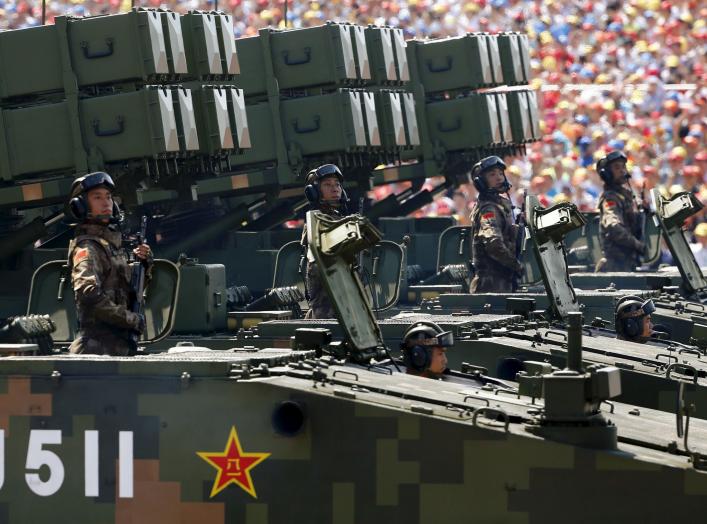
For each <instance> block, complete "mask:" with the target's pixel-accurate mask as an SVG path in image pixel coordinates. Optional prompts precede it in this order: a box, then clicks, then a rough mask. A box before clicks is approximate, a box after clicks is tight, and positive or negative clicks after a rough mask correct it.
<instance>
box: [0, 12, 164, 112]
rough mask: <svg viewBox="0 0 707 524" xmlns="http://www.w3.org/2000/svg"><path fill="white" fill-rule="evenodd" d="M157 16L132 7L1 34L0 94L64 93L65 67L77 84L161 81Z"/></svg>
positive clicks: (161, 36)
mask: <svg viewBox="0 0 707 524" xmlns="http://www.w3.org/2000/svg"><path fill="white" fill-rule="evenodd" d="M161 15H162V13H158V12H157V11H137V10H136V11H131V12H129V13H124V14H119V15H111V16H99V17H91V18H85V19H76V20H68V21H67V22H66V23H65V24H63V25H60V24H57V25H46V26H42V27H36V28H32V29H29V30H26V29H21V30H15V31H6V32H3V33H0V67H1V68H2V75H0V76H1V78H2V80H1V81H0V97H1V98H9V97H16V96H22V95H30V94H38V93H48V92H52V91H63V89H64V79H63V72H64V71H67V70H68V71H73V74H74V75H75V76H76V80H77V83H78V86H79V87H83V86H92V85H103V84H109V83H115V82H131V81H132V82H139V83H143V84H144V83H151V82H156V81H158V80H160V79H161V78H162V77H164V76H166V75H168V74H169V73H170V70H169V66H168V60H167V48H166V46H165V39H164V31H163V25H162V20H161ZM60 27H65V28H66V34H63V31H60ZM172 43H173V44H174V45H177V46H178V42H177V41H175V40H173V42H172ZM67 46H68V47H67ZM63 48H66V49H68V57H66V56H65V55H64V54H63V53H62V49H63ZM65 58H69V60H70V63H68V64H67V63H65V62H66V60H65Z"/></svg>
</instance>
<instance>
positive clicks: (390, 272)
mask: <svg viewBox="0 0 707 524" xmlns="http://www.w3.org/2000/svg"><path fill="white" fill-rule="evenodd" d="M404 259H405V255H404V253H403V248H402V247H401V246H400V245H398V244H396V243H395V242H391V241H389V240H381V241H380V242H378V243H377V244H376V245H375V246H373V247H371V248H370V249H367V250H365V251H364V252H363V253H362V256H361V270H362V271H361V276H362V279H363V283H364V284H365V286H366V290H367V291H368V293H369V294H370V295H371V305H372V306H373V309H374V310H375V311H382V310H385V309H389V308H391V307H392V306H394V305H395V304H396V303H397V302H398V299H399V298H400V291H401V284H402V282H401V280H402V278H403V274H402V273H403V261H404Z"/></svg>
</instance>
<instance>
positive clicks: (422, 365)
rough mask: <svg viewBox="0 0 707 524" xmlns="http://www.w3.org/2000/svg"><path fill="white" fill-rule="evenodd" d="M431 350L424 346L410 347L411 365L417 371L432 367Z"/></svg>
mask: <svg viewBox="0 0 707 524" xmlns="http://www.w3.org/2000/svg"><path fill="white" fill-rule="evenodd" d="M430 360H431V359H430V352H429V350H428V349H427V348H426V347H424V346H413V347H411V348H410V367H411V368H412V369H414V370H415V371H420V372H422V371H425V370H426V369H427V368H428V367H430Z"/></svg>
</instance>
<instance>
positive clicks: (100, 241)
mask: <svg viewBox="0 0 707 524" xmlns="http://www.w3.org/2000/svg"><path fill="white" fill-rule="evenodd" d="M87 241H88V242H91V243H92V244H94V245H97V246H100V247H101V248H102V249H103V252H104V253H105V254H106V256H107V257H108V259H110V257H111V255H112V253H111V249H110V242H108V241H107V240H106V239H105V238H101V237H99V236H96V235H79V236H77V237H75V238H74V239H73V240H72V241H71V244H69V260H68V264H69V270H71V268H72V266H73V263H74V251H75V250H76V248H77V247H82V245H83V244H84V243H85V242H87Z"/></svg>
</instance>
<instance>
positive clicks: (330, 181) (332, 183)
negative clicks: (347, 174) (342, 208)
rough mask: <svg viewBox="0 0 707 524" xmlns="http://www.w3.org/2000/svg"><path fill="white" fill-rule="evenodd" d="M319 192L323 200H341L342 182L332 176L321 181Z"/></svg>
mask: <svg viewBox="0 0 707 524" xmlns="http://www.w3.org/2000/svg"><path fill="white" fill-rule="evenodd" d="M319 192H320V193H321V198H322V200H339V199H340V198H341V183H340V182H339V179H338V178H336V177H334V176H331V177H328V178H325V179H324V180H322V181H321V182H319Z"/></svg>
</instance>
